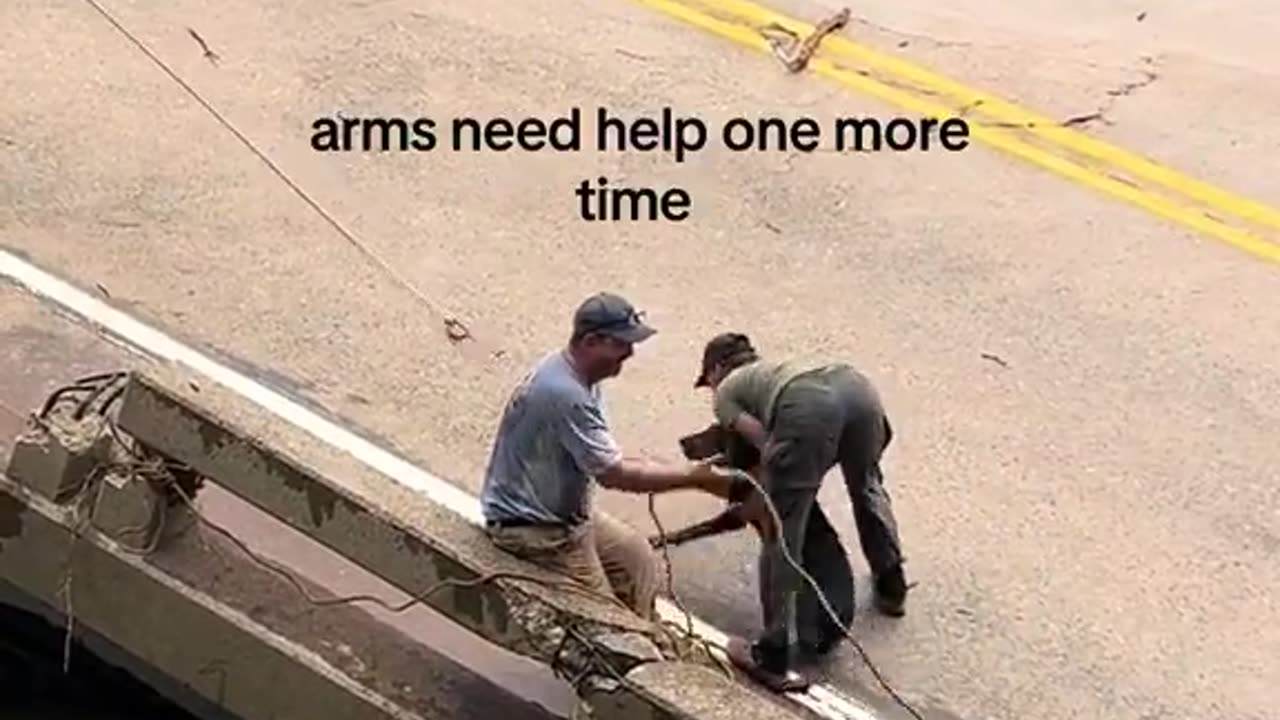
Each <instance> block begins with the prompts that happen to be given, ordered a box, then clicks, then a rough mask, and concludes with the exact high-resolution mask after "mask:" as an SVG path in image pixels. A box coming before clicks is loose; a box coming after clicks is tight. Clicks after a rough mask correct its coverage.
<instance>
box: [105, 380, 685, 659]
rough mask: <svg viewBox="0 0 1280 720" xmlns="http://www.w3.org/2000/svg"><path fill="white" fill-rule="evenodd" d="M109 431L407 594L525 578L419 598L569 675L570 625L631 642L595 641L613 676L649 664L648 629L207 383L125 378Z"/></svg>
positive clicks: (652, 653)
mask: <svg viewBox="0 0 1280 720" xmlns="http://www.w3.org/2000/svg"><path fill="white" fill-rule="evenodd" d="M118 425H119V427H120V428H121V429H122V430H124V431H125V432H126V433H128V434H129V435H130V436H132V437H133V438H135V439H137V440H138V441H140V442H141V443H143V444H144V445H146V446H147V447H149V448H151V449H152V450H155V451H158V452H160V453H163V454H164V455H167V456H169V457H170V458H172V459H174V460H177V461H179V462H181V463H184V464H186V465H188V466H189V467H191V468H193V469H194V470H196V471H197V472H199V473H201V474H202V475H204V476H205V477H207V478H208V479H209V480H211V481H213V482H216V483H218V484H219V485H221V486H223V487H225V488H227V489H228V490H230V491H231V492H233V493H235V494H237V495H238V496H240V497H242V498H244V499H245V500H247V501H249V502H250V503H252V504H254V505H256V506H257V507H259V508H261V509H262V510H264V511H266V512H268V513H270V514H272V515H274V516H276V517H277V518H279V519H281V520H282V521H284V522H286V523H288V524H289V525H291V526H292V527H294V528H296V529H298V530H300V531H301V532H303V533H305V534H307V535H309V536H311V537H312V538H314V539H316V540H317V541H319V542H321V543H323V544H324V545H326V546H328V547H329V548H331V549H333V550H335V551H336V552H338V553H340V554H342V555H344V556H346V557H347V558H349V559H351V560H352V561H353V562H355V563H357V564H359V565H361V566H363V567H364V568H366V569H368V570H369V571H370V572H372V573H374V574H375V575H378V576H380V577H382V578H383V579H385V580H386V581H388V582H390V583H392V584H393V585H396V586H398V587H399V588H401V589H402V590H403V591H404V592H406V593H409V594H410V595H414V594H418V593H421V592H422V591H423V590H424V589H426V588H429V587H432V586H435V585H438V584H439V583H441V582H443V581H455V582H464V583H465V582H476V581H478V580H479V579H480V578H482V577H484V576H488V575H491V574H500V573H512V574H516V575H521V576H526V577H531V578H533V579H534V580H535V581H528V580H523V579H499V580H495V581H493V582H489V583H483V584H477V585H473V586H469V587H451V588H448V589H445V590H441V591H439V592H436V593H434V594H432V595H430V596H428V597H426V598H425V600H424V602H425V604H427V605H429V606H431V607H432V608H434V609H436V610H437V611H439V612H441V613H442V614H444V615H445V616H447V617H449V618H450V619H452V620H454V621H455V622H458V623H459V624H461V625H462V626H464V627H466V628H467V629H469V630H471V631H472V632H475V633H477V634H478V635H480V636H481V637H483V638H485V639H487V640H489V641H490V642H493V643H495V644H498V645H500V646H502V647H504V648H507V649H508V650H511V651H513V652H516V653H518V654H521V655H524V656H526V657H531V658H533V659H535V660H538V661H540V662H542V663H546V664H554V663H559V664H561V665H562V666H565V667H567V668H568V669H569V670H570V671H573V670H575V669H576V667H577V666H583V667H585V666H586V664H587V663H590V662H591V658H590V656H589V653H587V652H586V651H585V650H583V649H581V648H578V647H577V646H576V644H574V643H566V642H565V632H566V631H565V627H566V626H568V625H570V624H572V625H573V626H575V627H577V628H578V629H579V631H580V632H581V633H583V634H584V635H585V636H586V637H587V638H589V639H592V640H602V639H605V638H609V637H611V636H612V637H616V636H623V637H626V636H636V637H638V638H639V639H640V640H641V642H639V643H637V642H612V643H604V644H602V646H603V647H610V648H617V650H616V651H613V652H610V656H609V660H610V662H611V663H612V664H614V666H615V667H616V668H617V669H618V670H619V671H621V672H628V671H629V670H631V669H632V668H633V667H635V665H637V664H639V663H641V662H648V661H651V660H653V659H655V658H656V657H660V655H658V654H657V647H656V645H655V644H654V642H652V641H650V639H653V640H656V639H657V638H658V637H659V636H658V635H656V634H655V629H656V628H655V626H654V625H652V624H651V623H648V622H646V621H644V620H642V619H641V618H639V617H638V616H636V615H635V614H633V613H630V612H628V611H626V610H625V609H624V608H620V607H618V606H617V605H615V604H611V603H610V602H607V601H605V600H595V599H593V598H591V597H589V596H587V595H584V594H582V593H580V592H570V591H566V590H564V589H560V588H557V587H556V585H563V584H564V582H565V581H564V579H563V578H557V577H555V576H554V575H551V574H549V573H546V572H543V571H541V570H539V569H537V568H534V567H533V566H531V565H529V564H528V563H524V562H522V561H520V560H518V559H516V558H514V557H512V556H510V555H508V554H506V553H503V552H501V551H500V550H498V549H496V548H495V547H493V546H492V544H491V543H489V542H488V540H487V539H486V538H485V537H484V536H483V534H482V533H481V532H480V530H479V529H478V528H477V527H475V526H474V525H473V524H471V523H470V522H468V521H467V520H466V519H465V518H462V517H460V516H458V515H457V514H455V513H453V512H451V511H449V510H447V509H445V508H443V507H440V506H438V505H437V504H435V503H434V502H432V501H431V500H430V499H428V498H427V497H426V496H424V495H423V494H421V493H417V492H414V491H413V490H411V489H409V488H408V487H406V486H404V485H403V484H401V483H399V482H397V481H395V480H393V479H391V478H389V477H386V476H384V475H382V474H380V473H378V472H376V471H374V470H373V469H371V468H370V467H368V466H367V465H365V464H363V463H361V462H359V461H358V460H357V459H356V458H354V457H352V456H350V455H348V454H346V453H343V452H341V451H339V450H337V449H335V448H333V447H332V446H329V445H327V444H324V443H320V442H318V441H316V440H315V439H314V438H313V437H312V436H310V435H309V434H307V433H305V432H303V431H302V430H300V429H298V428H296V427H294V426H292V425H289V424H286V423H281V422H279V421H277V420H275V419H274V418H271V417H269V416H268V415H266V414H265V413H263V412H262V411H261V410H260V409H259V408H258V407H257V406H255V405H252V404H250V403H248V402H246V401H244V400H243V399H242V398H241V397H240V396H238V395H235V394H232V393H230V392H227V391H225V390H222V389H221V388H219V387H218V386H214V385H195V384H193V383H192V382H191V381H190V380H189V379H188V378H186V377H184V376H182V375H180V374H178V373H177V372H176V371H173V370H154V371H152V370H149V371H147V373H145V374H140V373H139V374H134V375H132V376H131V378H130V379H129V382H128V383H127V386H126V388H125V391H124V394H123V396H122V398H121V400H120V407H119V413H118ZM632 639H633V640H635V639H636V638H632ZM631 648H635V649H631ZM566 649H567V652H566Z"/></svg>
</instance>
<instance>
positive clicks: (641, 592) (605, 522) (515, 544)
mask: <svg viewBox="0 0 1280 720" xmlns="http://www.w3.org/2000/svg"><path fill="white" fill-rule="evenodd" d="M487 532H488V535H489V538H490V540H492V541H493V544H494V545H496V546H498V547H499V548H501V549H503V550H505V551H507V552H509V553H511V554H512V555H516V556H517V557H520V558H522V559H524V560H527V561H529V562H531V563H534V564H535V565H538V566H540V567H543V568H546V569H547V570H550V571H552V572H557V573H560V574H562V575H567V576H569V577H571V578H573V579H575V580H578V581H579V582H581V583H583V584H584V585H586V586H587V587H589V588H591V589H594V590H596V591H598V592H600V593H603V594H605V595H606V596H607V595H613V596H614V597H616V598H618V599H619V600H621V601H622V602H623V603H624V604H625V605H626V606H627V607H629V608H631V609H632V610H633V611H635V612H636V614H638V615H639V616H640V617H642V618H645V619H646V620H656V619H657V613H656V610H655V607H654V601H655V600H656V598H657V596H658V582H659V571H658V559H657V556H656V555H655V554H654V552H653V549H652V548H650V547H649V542H648V540H646V539H645V538H644V536H642V535H641V534H640V533H638V532H636V531H635V530H633V529H631V528H630V527H629V526H627V525H626V524H624V523H622V522H621V521H619V520H616V519H614V518H611V517H609V516H608V515H605V514H604V513H595V514H594V515H593V516H592V518H591V520H590V521H589V522H586V523H584V524H582V525H579V526H578V527H575V528H572V529H570V528H560V527H548V526H530V527H489V528H488V529H487Z"/></svg>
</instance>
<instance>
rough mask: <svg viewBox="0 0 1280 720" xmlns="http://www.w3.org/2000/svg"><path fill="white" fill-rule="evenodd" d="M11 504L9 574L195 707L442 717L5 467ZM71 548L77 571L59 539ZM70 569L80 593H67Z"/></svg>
mask: <svg viewBox="0 0 1280 720" xmlns="http://www.w3.org/2000/svg"><path fill="white" fill-rule="evenodd" d="M0 506H3V511H2V512H3V514H4V517H0V528H3V529H4V532H3V534H2V535H0V580H3V581H4V582H6V583H8V584H9V585H12V586H13V587H15V588H17V589H18V590H19V591H21V592H22V593H23V594H25V595H26V596H28V597H30V598H33V599H34V600H36V601H38V603H40V604H41V605H43V606H45V607H47V608H53V609H55V610H57V612H58V613H66V609H65V608H68V607H69V608H70V613H69V614H70V616H71V617H72V618H74V625H73V627H89V628H91V629H92V631H93V632H94V633H95V634H96V635H99V636H101V637H102V638H104V639H106V640H107V641H108V642H109V643H111V644H112V645H113V646H115V647H117V648H120V649H123V650H124V651H125V652H127V653H128V654H129V655H130V656H132V657H133V658H136V659H137V660H140V661H141V662H142V663H144V664H145V665H146V666H147V668H148V669H149V672H147V673H145V674H149V675H155V674H157V672H156V671H159V674H162V675H164V676H165V679H166V682H165V683H164V685H165V686H166V688H165V689H167V690H168V692H166V694H167V695H169V696H170V699H171V700H172V701H174V702H177V703H178V704H181V705H184V706H186V707H187V708H188V709H189V710H190V711H192V712H195V713H200V712H201V710H202V709H203V708H207V707H209V706H212V707H215V708H219V709H222V710H225V711H227V712H230V713H232V714H234V715H235V716H237V717H242V718H264V717H304V716H305V717H342V718H352V720H435V718H432V717H424V716H423V715H420V714H418V713H415V712H412V711H410V710H407V709H405V708H404V707H402V706H401V705H399V704H397V703H395V702H392V701H391V700H388V699H387V698H386V697H384V696H382V695H380V694H378V693H375V692H373V691H372V690H370V689H369V688H367V687H365V686H364V685H361V684H360V683H359V682H357V681H355V680H354V679H352V678H351V677H350V676H348V675H347V674H346V673H344V672H342V671H340V670H339V669H337V668H336V667H334V666H333V665H331V664H330V663H329V662H327V661H326V660H325V659H324V658H322V657H320V656H319V655H318V654H316V653H315V652H314V651H312V650H309V649H307V648H305V647H303V646H301V645H299V644H298V643H296V642H294V641H292V640H290V639H288V638H285V637H283V636H281V635H279V634H277V633H275V632H273V631H271V630H269V629H268V628H266V627H263V626H262V625H261V624H259V623H257V622H256V621H254V620H253V619H251V618H250V617H248V616H246V615H245V614H243V613H241V612H239V611H237V610H235V609H233V608H231V607H229V606H227V605H226V604H224V603H222V602H220V601H218V600H216V599H215V598H213V597H211V596H209V595H208V594H206V593H204V592H201V591H199V590H197V589H194V588H192V587H190V586H189V585H186V584H184V583H182V582H180V581H178V580H176V579H175V578H173V577H172V576H171V575H169V574H167V573H165V572H163V571H161V570H159V569H157V568H155V567H153V566H151V565H150V564H149V563H147V562H146V561H145V560H144V559H142V558H141V557H140V556H138V555H136V554H133V553H130V552H127V551H124V550H122V549H121V547H120V546H119V545H118V544H117V543H115V542H114V541H112V540H111V539H110V538H108V537H106V536H105V535H103V534H102V533H99V532H97V531H95V530H92V529H85V530H83V531H82V532H80V533H79V534H78V536H77V535H76V533H75V531H74V530H73V528H74V527H75V520H76V519H75V517H74V512H73V510H72V509H71V508H69V507H65V506H60V505H56V504H54V503H53V502H51V501H50V500H48V499H46V498H44V497H42V496H40V495H39V494H37V493H34V492H32V491H30V490H29V489H27V488H24V487H23V486H21V485H19V484H17V483H16V482H15V481H13V480H12V479H10V478H7V477H5V476H3V475H0ZM71 547H74V548H75V552H74V554H72V555H71V556H70V557H71V558H72V562H71V563H70V572H69V573H68V569H67V563H65V562H62V560H63V559H64V558H63V557H62V556H61V555H59V556H57V557H56V560H55V558H51V557H50V549H51V548H57V549H58V550H59V551H66V550H67V549H68V548H71ZM68 577H69V578H70V580H71V582H70V587H71V602H70V603H68V601H67V598H66V597H65V596H64V594H63V590H64V588H65V587H66V586H67V583H66V580H67V578H68ZM64 619H65V618H64ZM72 663H73V664H74V658H73V659H72ZM228 688H232V689H234V692H227V690H228ZM190 693H194V694H195V698H193V697H192V696H191V695H190ZM193 703H194V704H196V705H199V706H200V707H192V705H193ZM439 717H440V718H441V720H444V718H443V716H439Z"/></svg>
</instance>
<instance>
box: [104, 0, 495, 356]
mask: <svg viewBox="0 0 1280 720" xmlns="http://www.w3.org/2000/svg"><path fill="white" fill-rule="evenodd" d="M85 2H87V3H88V4H89V5H91V6H92V7H93V9H94V10H97V11H98V13H99V14H100V15H102V17H104V18H106V20H107V22H109V23H111V24H112V26H114V27H115V29H116V30H117V31H119V32H120V34H122V35H124V36H125V37H126V38H128V40H129V41H130V42H132V43H133V44H134V45H135V46H137V48H138V49H139V50H141V51H142V52H143V54H144V55H146V56H147V57H148V58H149V59H150V60H151V61H152V62H153V63H155V64H156V66H157V67H159V68H160V69H161V70H163V71H164V73H165V74H166V75H168V76H169V77H170V78H171V79H173V81H174V82H176V83H178V85H179V86H181V87H182V89H183V90H186V91H187V94H188V95H190V96H191V98H192V99H193V100H195V101H196V102H197V103H199V104H200V106H201V107H203V108H204V109H205V110H207V111H208V112H209V114H210V115H212V116H213V117H214V119H216V120H217V121H218V122H219V123H220V124H221V125H222V126H223V127H225V128H226V129H227V130H229V131H230V132H231V133H232V134H233V135H235V136H236V139H238V140H239V141H240V142H241V144H243V145H244V146H245V147H246V148H248V149H249V151H250V152H252V153H253V154H254V155H256V156H257V157H258V159H259V160H261V161H262V162H263V163H264V164H265V165H266V166H267V167H268V168H270V170H271V171H272V172H273V173H275V175H276V177H278V178H280V180H281V181H282V182H283V183H284V184H285V185H287V186H289V189H291V190H293V192H294V193H295V194H297V196H298V197H300V198H302V200H303V202H305V203H307V204H308V205H310V206H311V209H313V210H315V211H316V213H318V214H319V215H320V217H322V218H324V219H325V221H326V222H328V223H329V225H331V226H332V227H333V229H334V230H337V231H338V234H339V235H341V236H342V237H343V239H345V240H346V241H347V242H348V243H349V244H350V245H351V246H352V247H354V248H355V249H356V250H359V251H360V252H361V253H362V254H363V255H364V256H365V257H367V258H368V259H369V260H371V261H373V263H374V264H375V265H377V266H378V267H379V268H381V269H382V270H383V272H385V273H386V274H387V275H388V276H389V277H391V278H392V279H393V280H395V281H396V282H397V283H399V284H400V286H401V287H403V288H404V289H405V290H407V291H409V293H410V294H412V295H414V296H415V297H416V298H417V299H418V300H419V301H420V302H422V304H423V305H425V306H426V307H427V308H428V309H429V310H431V311H432V312H434V313H435V314H437V315H439V316H441V317H442V318H444V322H445V328H446V330H449V331H450V337H454V335H453V331H454V329H455V328H456V329H459V330H460V331H461V333H462V336H461V337H472V336H471V332H470V331H469V330H468V329H467V327H466V325H464V324H463V323H462V321H460V320H458V319H457V317H455V316H454V315H452V314H450V313H449V312H447V311H445V310H444V309H442V308H441V307H439V306H438V305H436V303H435V302H433V301H432V300H431V298H429V297H427V296H426V294H425V293H423V292H422V291H420V290H418V288H417V287H415V286H414V285H413V283H411V282H409V281H408V280H407V279H406V278H404V277H403V276H401V275H400V274H399V273H398V272H396V270H395V268H394V267H393V266H392V265H391V264H390V263H388V262H387V261H386V260H383V259H382V258H381V257H380V256H379V255H378V254H377V253H376V252H374V251H373V249H372V248H370V247H369V246H368V245H366V244H365V243H363V242H361V241H360V239H359V238H357V237H356V236H355V234H354V233H352V232H351V231H350V230H348V229H347V228H346V226H345V225H343V224H342V223H341V222H340V221H339V220H338V219H337V218H335V217H334V216H333V215H332V214H331V213H329V211H327V210H325V209H324V207H323V206H322V205H320V203H319V202H317V201H316V200H315V199H313V198H312V197H311V196H310V195H309V194H308V193H307V191H306V190H303V189H302V187H301V186H299V185H298V183H296V182H294V180H293V178H291V177H289V175H288V173H286V172H285V171H284V170H283V169H281V168H280V167H279V166H278V165H276V164H275V162H273V161H272V160H271V158H269V157H267V154H266V153H264V152H262V151H261V150H259V149H258V147H257V146H256V145H254V144H253V141H252V140H250V139H249V138H248V137H246V136H245V135H244V133H242V132H240V130H239V129H238V128H236V126H235V125H233V124H232V123H231V121H230V120H228V119H227V118H226V117H224V116H223V115H222V113H219V112H218V111H217V110H216V109H215V108H214V107H213V105H211V104H210V103H209V102H208V101H206V100H205V99H204V97H203V96H202V95H200V93H199V92H197V91H196V90H195V88H193V87H191V86H190V85H189V84H187V82H186V81H185V80H183V79H182V77H181V76H179V75H178V73H176V72H174V71H173V70H172V69H171V68H170V67H169V66H168V65H167V64H165V62H164V61H163V60H161V59H160V58H159V57H157V56H156V55H155V53H153V52H151V50H150V48H148V47H147V46H146V45H145V44H144V43H143V42H142V41H141V40H139V39H138V38H137V37H135V36H134V35H133V33H131V32H129V30H128V29H127V28H125V27H124V25H122V24H120V22H119V21H117V20H116V19H115V17H113V16H112V15H111V13H109V12H107V10H106V9H105V8H103V7H102V5H100V4H99V3H98V2H97V0H85Z"/></svg>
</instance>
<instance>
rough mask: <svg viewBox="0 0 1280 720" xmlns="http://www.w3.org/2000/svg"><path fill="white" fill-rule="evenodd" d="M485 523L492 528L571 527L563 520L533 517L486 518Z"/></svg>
mask: <svg viewBox="0 0 1280 720" xmlns="http://www.w3.org/2000/svg"><path fill="white" fill-rule="evenodd" d="M485 525H488V526H489V527H494V528H521V527H557V528H569V527H572V525H570V524H569V523H567V522H564V521H563V520H542V519H534V518H507V519H503V520H488V521H486V522H485Z"/></svg>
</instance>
